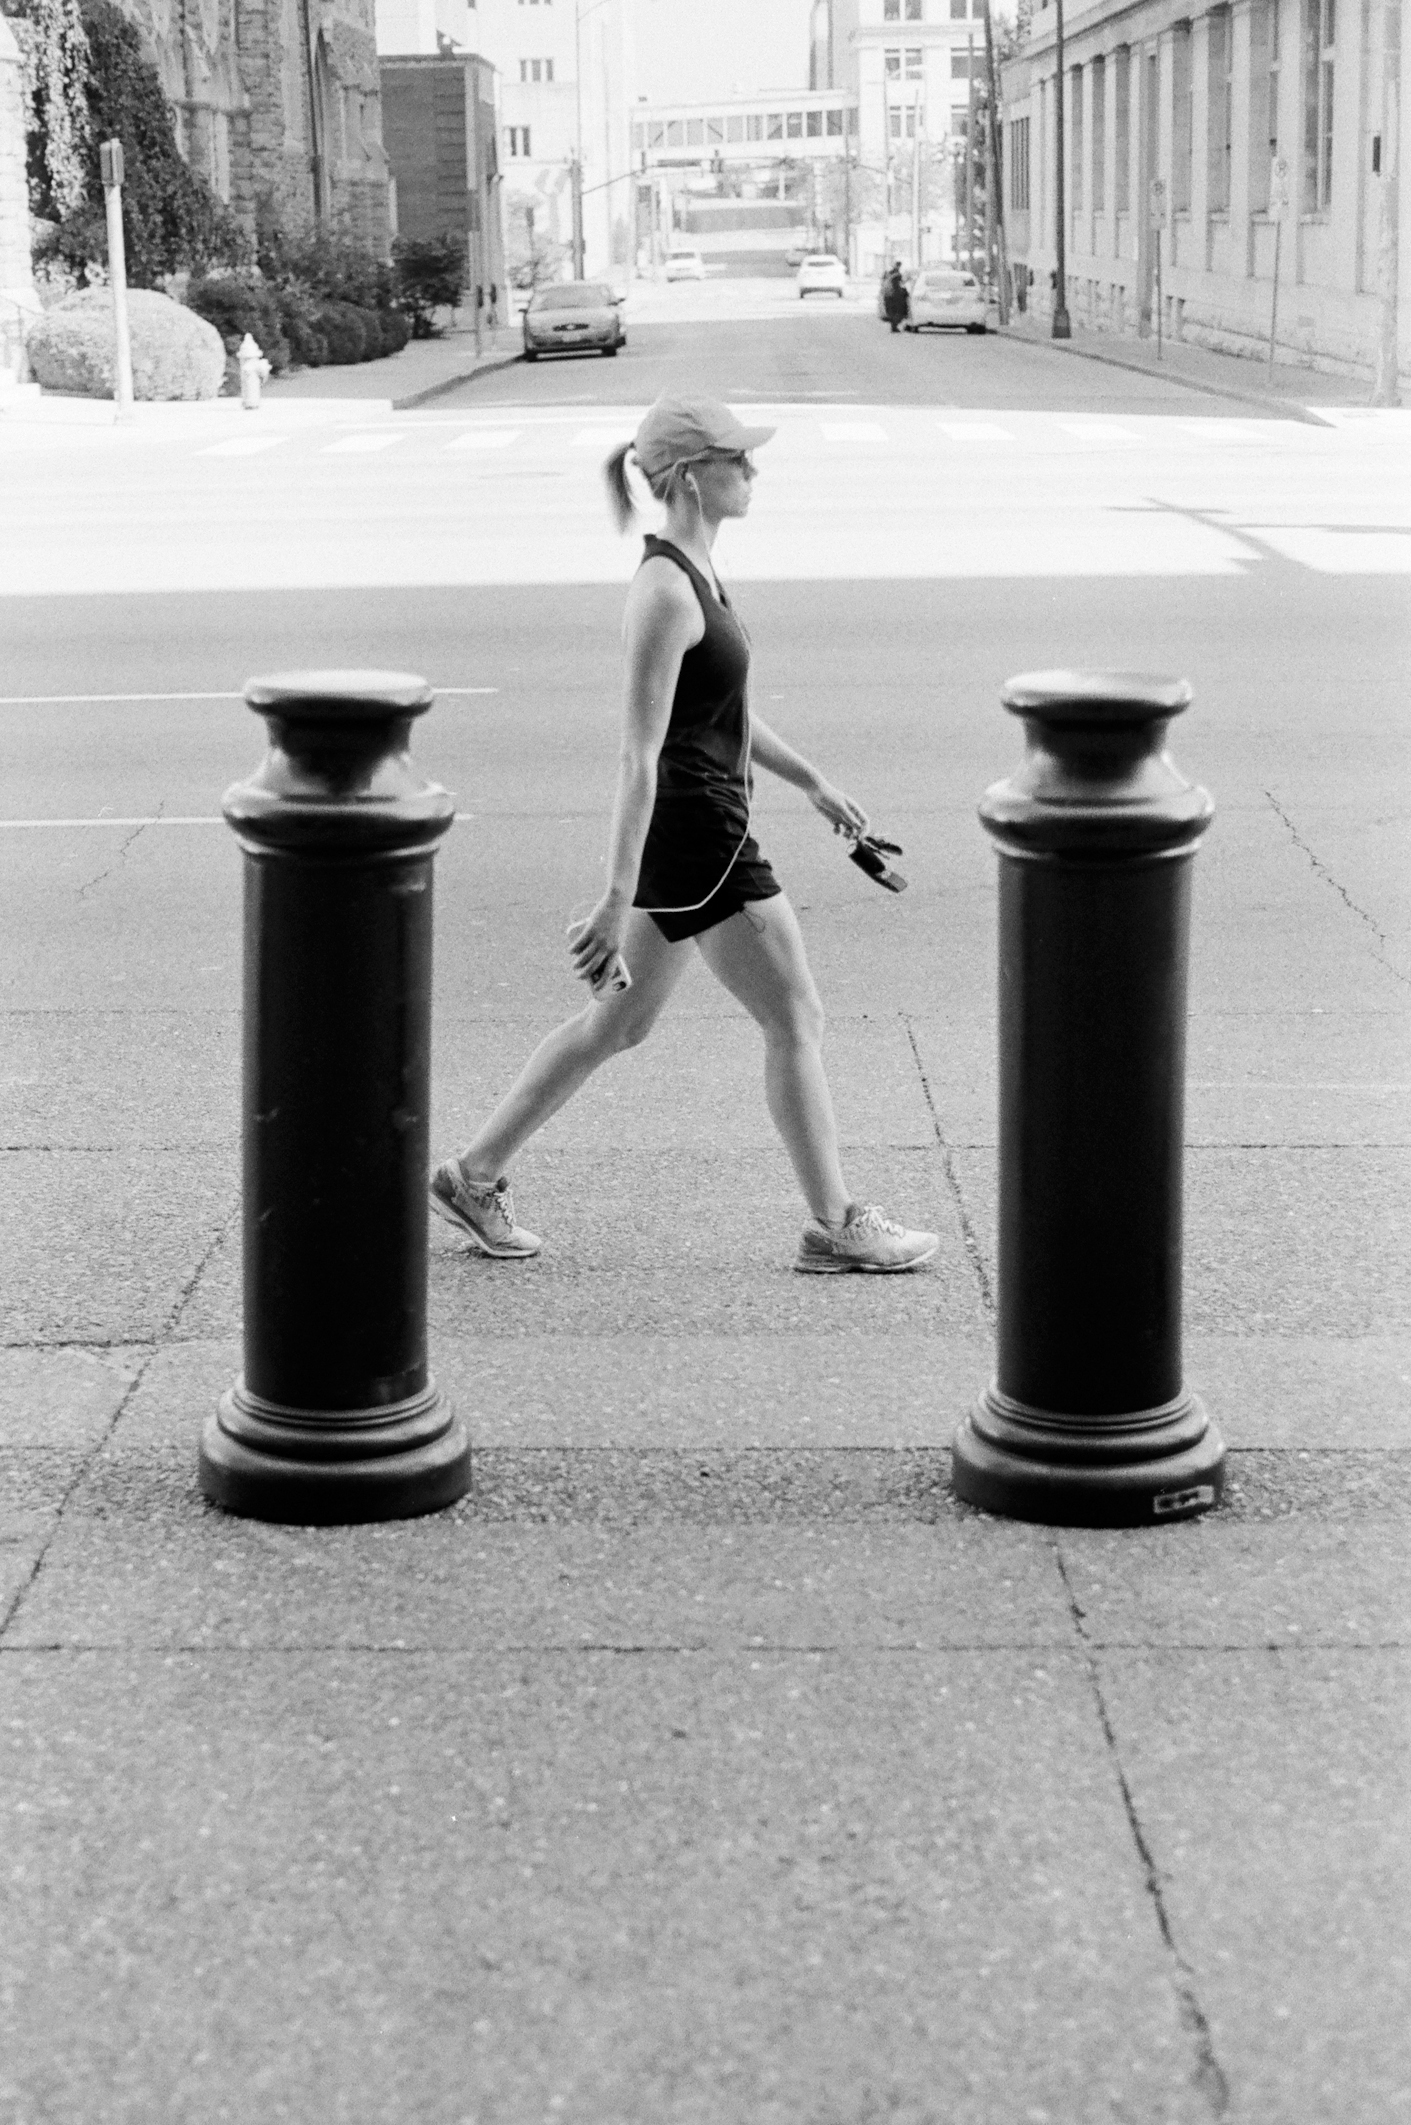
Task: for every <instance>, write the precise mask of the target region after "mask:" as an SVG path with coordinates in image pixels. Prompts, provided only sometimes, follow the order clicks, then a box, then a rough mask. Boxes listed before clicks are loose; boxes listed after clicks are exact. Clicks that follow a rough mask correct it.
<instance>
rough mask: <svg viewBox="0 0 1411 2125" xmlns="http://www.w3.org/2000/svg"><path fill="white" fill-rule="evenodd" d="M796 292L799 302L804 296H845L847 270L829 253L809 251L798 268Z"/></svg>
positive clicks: (846, 290)
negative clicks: (797, 292)
mask: <svg viewBox="0 0 1411 2125" xmlns="http://www.w3.org/2000/svg"><path fill="white" fill-rule="evenodd" d="M798 290H799V300H800V302H802V300H803V298H804V296H805V295H837V296H843V295H846V294H847V292H848V275H847V268H846V267H845V266H844V264H843V261H842V260H841V258H835V257H834V256H833V253H832V252H831V251H809V252H807V253H806V254H805V256H804V259H803V262H802V264H801V265H800V267H799V271H798Z"/></svg>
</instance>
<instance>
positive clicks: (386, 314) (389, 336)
mask: <svg viewBox="0 0 1411 2125" xmlns="http://www.w3.org/2000/svg"><path fill="white" fill-rule="evenodd" d="M377 317H378V321H379V322H380V324H381V326H382V351H383V353H384V354H400V353H401V351H402V349H403V347H405V345H406V344H407V341H408V340H409V339H410V338H411V336H412V327H411V319H410V318H409V317H408V316H406V314H405V312H403V311H401V310H379V311H378V312H377Z"/></svg>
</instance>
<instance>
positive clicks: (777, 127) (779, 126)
mask: <svg viewBox="0 0 1411 2125" xmlns="http://www.w3.org/2000/svg"><path fill="white" fill-rule="evenodd" d="M764 124H765V132H766V136H767V137H768V138H769V139H770V140H782V139H783V138H784V113H783V112H782V111H771V112H770V113H769V116H768V117H767V118H766V119H765V121H764Z"/></svg>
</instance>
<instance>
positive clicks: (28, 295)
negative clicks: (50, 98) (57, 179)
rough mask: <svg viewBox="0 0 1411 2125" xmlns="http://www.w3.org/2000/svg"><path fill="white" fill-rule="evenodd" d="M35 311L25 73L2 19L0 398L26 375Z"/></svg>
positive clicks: (0, 69) (0, 32) (10, 30)
mask: <svg viewBox="0 0 1411 2125" xmlns="http://www.w3.org/2000/svg"><path fill="white" fill-rule="evenodd" d="M38 308H39V302H38V298H37V297H36V295H35V292H34V281H33V278H32V276H31V273H30V264H29V196H28V185H27V182H26V178H25V91H24V80H23V69H22V66H21V61H20V48H19V44H18V42H17V41H16V38H15V33H14V31H13V30H12V29H11V27H10V25H9V23H8V22H7V21H6V20H5V17H4V16H3V15H0V396H3V394H4V392H5V391H6V390H7V389H8V388H9V387H10V386H11V385H12V384H15V383H18V382H19V381H20V380H21V379H22V378H23V376H24V375H25V360H24V338H25V333H26V331H27V330H28V329H29V326H30V324H31V323H32V322H33V320H34V317H35V316H36V314H37V312H38Z"/></svg>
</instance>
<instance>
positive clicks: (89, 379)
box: [25, 288, 225, 399]
mask: <svg viewBox="0 0 1411 2125" xmlns="http://www.w3.org/2000/svg"><path fill="white" fill-rule="evenodd" d="M127 316H128V331H129V336H130V338H131V342H132V391H133V396H134V398H142V399H173V398H215V397H216V396H217V395H218V393H219V391H220V387H221V381H222V378H223V377H224V375H225V348H224V346H223V345H222V343H221V336H220V334H219V332H217V331H216V329H215V327H214V325H209V324H207V322H206V320H205V319H204V318H203V317H198V316H197V315H196V313H195V312H194V311H193V310H188V309H185V308H184V307H183V306H182V304H180V303H177V302H173V301H172V299H171V297H170V296H169V295H157V294H155V293H153V292H152V291H151V290H150V289H146V288H133V289H130V290H129V292H128V298H127ZM25 351H26V353H27V354H28V356H29V365H30V368H31V369H32V370H33V372H34V375H35V377H36V379H37V380H38V382H39V383H41V384H42V385H43V386H44V388H45V389H46V390H48V391H72V392H75V393H77V394H79V395H80V396H82V397H84V398H111V397H112V396H113V392H114V389H115V386H116V377H117V339H116V335H115V333H114V330H113V298H112V295H111V293H110V292H109V290H108V289H107V288H83V289H80V290H79V292H78V293H77V294H75V295H69V296H66V297H65V299H64V301H63V302H61V303H58V304H56V305H55V307H54V308H53V309H52V310H46V311H45V313H44V315H43V316H42V317H41V318H40V319H39V320H38V322H37V323H36V324H35V326H34V328H33V330H32V331H31V333H30V335H29V338H28V339H27V341H26V342H25Z"/></svg>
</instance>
